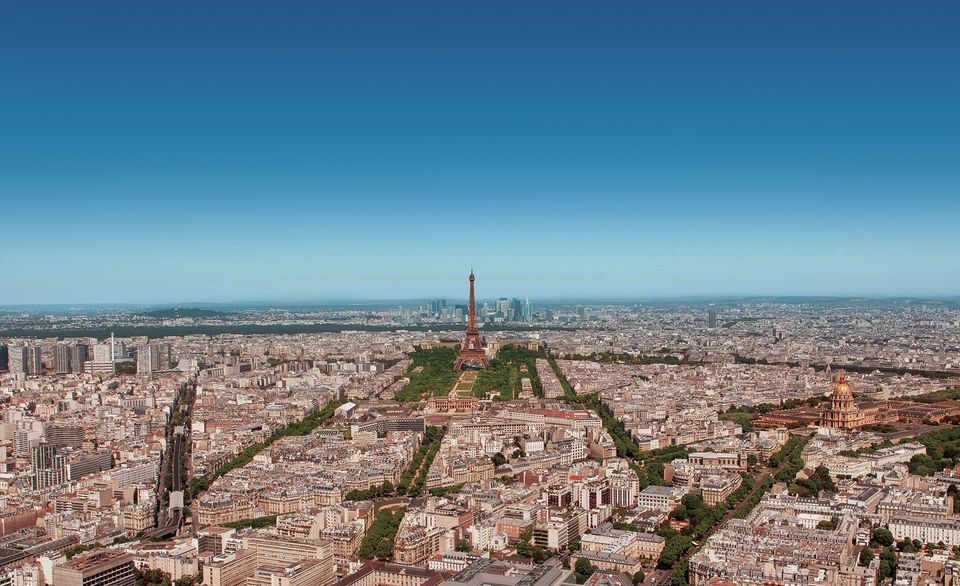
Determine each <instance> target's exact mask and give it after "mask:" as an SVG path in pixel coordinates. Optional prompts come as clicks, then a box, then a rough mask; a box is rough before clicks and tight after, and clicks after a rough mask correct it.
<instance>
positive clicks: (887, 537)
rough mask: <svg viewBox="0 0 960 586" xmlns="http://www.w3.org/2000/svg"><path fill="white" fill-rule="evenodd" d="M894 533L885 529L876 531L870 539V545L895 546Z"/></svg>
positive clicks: (880, 528)
mask: <svg viewBox="0 0 960 586" xmlns="http://www.w3.org/2000/svg"><path fill="white" fill-rule="evenodd" d="M893 541H894V539H893V533H890V530H889V529H887V528H885V527H878V528H877V529H874V531H873V536H872V537H871V538H870V544H871V545H873V546H875V547H876V546H881V547H889V546H891V545H893Z"/></svg>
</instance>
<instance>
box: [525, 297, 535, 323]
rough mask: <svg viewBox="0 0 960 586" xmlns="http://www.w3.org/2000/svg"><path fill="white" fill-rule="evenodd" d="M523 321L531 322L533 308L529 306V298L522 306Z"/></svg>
mask: <svg viewBox="0 0 960 586" xmlns="http://www.w3.org/2000/svg"><path fill="white" fill-rule="evenodd" d="M523 319H524V320H525V321H533V306H532V305H530V298H529V297H527V300H526V303H525V304H524V306H523Z"/></svg>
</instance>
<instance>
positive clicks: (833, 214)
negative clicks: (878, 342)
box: [0, 1, 960, 306]
mask: <svg viewBox="0 0 960 586" xmlns="http://www.w3.org/2000/svg"><path fill="white" fill-rule="evenodd" d="M54 4H55V7H51V6H50V5H48V4H38V3H16V4H15V5H12V6H9V7H7V8H6V9H5V11H4V18H3V19H0V71H2V72H3V74H4V78H5V80H6V81H7V83H6V84H5V85H6V87H5V90H4V92H0V110H2V111H3V112H4V114H3V115H2V116H3V125H2V129H3V131H2V132H0V194H2V196H3V207H2V210H3V213H4V217H5V219H6V220H7V221H6V222H4V236H5V238H4V245H3V246H2V247H0V306H15V305H26V304H77V305H80V304H94V303H133V304H158V305H159V304H183V303H189V302H190V300H194V302H208V303H230V302H250V301H254V300H257V301H276V302H278V303H279V302H305V301H308V300H314V301H322V300H348V299H357V300H376V299H423V298H429V297H448V298H451V299H454V298H464V297H465V295H466V287H467V281H466V275H467V273H468V272H469V270H470V267H471V266H472V267H474V269H475V270H476V272H477V293H478V296H479V297H480V298H483V299H489V298H494V297H499V296H509V297H513V296H516V297H530V298H531V299H536V298H551V299H557V298H605V299H611V298H621V299H639V298H653V297H685V296H697V297H704V298H707V297H719V296H757V295H762V296H772V295H777V296H780V295H786V296H807V295H815V296H867V297H896V296H916V297H928V298H943V297H956V296H957V295H958V294H960V244H958V242H957V234H958V233H960V164H958V153H960V114H958V112H960V110H958V109H957V107H956V104H958V103H960V36H958V35H956V31H957V30H958V28H960V4H957V3H956V2H938V1H924V2H919V3H910V4H905V3H899V2H886V1H880V2H850V3H844V4H842V5H837V4H836V3H828V2H813V3H802V4H801V3H796V4H783V3H774V4H771V3H767V2H729V3H711V2H692V3H686V4H683V5H679V4H674V3H669V4H660V5H644V4H639V3H627V2H599V3H590V4H583V3H567V2H550V3H524V4H518V3H506V2H504V3H496V2H495V3H484V4H483V5H462V4H461V5H453V4H449V3H443V2H412V3H402V4H401V3H389V2H383V3H372V4H370V3H367V4H364V5H362V6H361V5H357V4H355V3H340V4H330V3H319V4H317V3H298V2H297V3H289V4H287V5H286V6H285V7H284V8H283V9H282V10H280V9H276V10H269V9H268V8H267V7H266V6H265V5H263V4H260V3H252V2H242V1H241V2H231V3H229V5H219V4H217V3H204V4H196V3H185V2H173V3H164V4H162V5H160V4H157V5H148V4H142V3H129V2H120V1H95V2H89V3H68V2H63V3H54Z"/></svg>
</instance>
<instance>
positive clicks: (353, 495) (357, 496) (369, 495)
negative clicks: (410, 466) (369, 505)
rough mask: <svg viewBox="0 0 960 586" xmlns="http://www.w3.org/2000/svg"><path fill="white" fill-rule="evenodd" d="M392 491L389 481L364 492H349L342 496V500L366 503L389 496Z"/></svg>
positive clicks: (391, 484)
mask: <svg viewBox="0 0 960 586" xmlns="http://www.w3.org/2000/svg"><path fill="white" fill-rule="evenodd" d="M393 491H394V488H393V483H392V482H390V481H389V480H384V481H383V484H380V485H377V486H371V487H370V488H367V489H364V490H351V491H350V492H348V493H347V494H346V495H344V499H346V500H348V501H367V500H372V499H375V498H380V497H385V496H391V495H392V494H393Z"/></svg>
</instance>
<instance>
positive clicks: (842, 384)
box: [833, 372, 852, 396]
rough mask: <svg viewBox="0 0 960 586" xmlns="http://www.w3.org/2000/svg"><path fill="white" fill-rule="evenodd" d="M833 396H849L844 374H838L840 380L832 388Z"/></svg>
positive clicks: (848, 387) (848, 386)
mask: <svg viewBox="0 0 960 586" xmlns="http://www.w3.org/2000/svg"><path fill="white" fill-rule="evenodd" d="M833 394H834V396H836V395H851V394H852V393H851V392H850V385H848V384H847V376H846V375H845V374H844V373H842V372H841V373H840V378H839V380H837V384H836V385H835V386H834V387H833Z"/></svg>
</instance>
